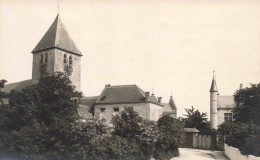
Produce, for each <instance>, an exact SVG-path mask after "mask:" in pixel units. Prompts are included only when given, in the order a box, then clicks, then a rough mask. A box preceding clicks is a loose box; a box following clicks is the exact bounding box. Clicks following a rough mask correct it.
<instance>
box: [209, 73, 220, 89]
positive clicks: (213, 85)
mask: <svg viewBox="0 0 260 160" xmlns="http://www.w3.org/2000/svg"><path fill="white" fill-rule="evenodd" d="M210 92H218V88H217V84H216V78H215V74H214V72H213V79H212V82H211V87H210Z"/></svg>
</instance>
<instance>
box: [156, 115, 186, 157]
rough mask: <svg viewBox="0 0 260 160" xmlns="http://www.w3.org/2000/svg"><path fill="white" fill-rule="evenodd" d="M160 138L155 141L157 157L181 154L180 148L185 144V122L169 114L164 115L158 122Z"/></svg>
mask: <svg viewBox="0 0 260 160" xmlns="http://www.w3.org/2000/svg"><path fill="white" fill-rule="evenodd" d="M157 126H158V138H157V141H156V142H155V146H156V149H155V155H154V158H155V159H158V160H159V159H171V158H172V157H176V156H179V150H178V148H179V147H180V146H181V145H182V144H183V142H184V138H185V134H184V129H183V123H182V122H181V121H180V120H179V119H175V118H173V117H171V116H169V115H164V116H162V117H161V118H160V119H159V120H158V122H157Z"/></svg>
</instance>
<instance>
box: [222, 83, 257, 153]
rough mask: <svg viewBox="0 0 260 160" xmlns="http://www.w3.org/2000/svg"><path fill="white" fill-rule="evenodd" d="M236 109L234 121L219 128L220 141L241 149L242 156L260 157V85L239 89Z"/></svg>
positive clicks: (236, 97) (236, 96)
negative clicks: (223, 140) (222, 140)
mask: <svg viewBox="0 0 260 160" xmlns="http://www.w3.org/2000/svg"><path fill="white" fill-rule="evenodd" d="M234 100H235V103H236V107H235V108H234V110H233V118H234V121H233V122H230V123H223V124H221V125H220V126H219V128H218V135H219V137H220V139H224V138H225V143H227V144H228V145H230V146H233V147H236V148H239V150H240V151H241V153H242V154H245V155H248V154H252V155H255V156H259V155H260V153H259V151H260V143H259V142H260V129H259V125H260V119H259V117H260V83H258V84H251V87H247V88H244V89H239V90H237V91H236V92H235V94H234Z"/></svg>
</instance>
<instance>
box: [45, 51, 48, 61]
mask: <svg viewBox="0 0 260 160" xmlns="http://www.w3.org/2000/svg"><path fill="white" fill-rule="evenodd" d="M47 61H48V53H46V55H45V62H47Z"/></svg>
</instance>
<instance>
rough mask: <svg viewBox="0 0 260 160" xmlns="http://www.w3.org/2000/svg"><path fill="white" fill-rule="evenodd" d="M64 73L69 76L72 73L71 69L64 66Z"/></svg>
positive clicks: (69, 66) (68, 66)
mask: <svg viewBox="0 0 260 160" xmlns="http://www.w3.org/2000/svg"><path fill="white" fill-rule="evenodd" d="M63 69H64V72H65V74H66V75H67V76H70V75H71V74H72V72H73V68H72V66H71V65H64V68H63Z"/></svg>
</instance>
